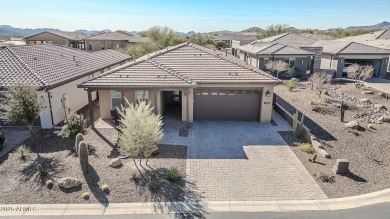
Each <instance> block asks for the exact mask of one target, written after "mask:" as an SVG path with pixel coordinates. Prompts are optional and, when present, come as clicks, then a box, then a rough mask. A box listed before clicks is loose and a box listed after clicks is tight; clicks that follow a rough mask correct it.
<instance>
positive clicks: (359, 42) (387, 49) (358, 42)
mask: <svg viewBox="0 0 390 219" xmlns="http://www.w3.org/2000/svg"><path fill="white" fill-rule="evenodd" d="M352 43H357V44H360V45H363V46H368V47H372V48H376V49H383V50H387V51H389V52H390V50H389V49H384V48H380V47H377V46H372V45H368V44H364V43H361V42H353V41H352V42H351V44H352Z"/></svg>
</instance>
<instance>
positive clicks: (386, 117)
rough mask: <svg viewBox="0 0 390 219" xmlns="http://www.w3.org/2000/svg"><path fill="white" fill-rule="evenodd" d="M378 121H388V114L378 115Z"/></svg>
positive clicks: (389, 120)
mask: <svg viewBox="0 0 390 219" xmlns="http://www.w3.org/2000/svg"><path fill="white" fill-rule="evenodd" d="M378 122H380V123H382V122H390V116H381V117H379V119H378Z"/></svg>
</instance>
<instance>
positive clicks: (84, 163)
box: [79, 141, 88, 173]
mask: <svg viewBox="0 0 390 219" xmlns="http://www.w3.org/2000/svg"><path fill="white" fill-rule="evenodd" d="M79 159H80V166H81V170H82V171H83V173H87V172H88V145H87V143H86V142H85V141H81V142H80V144H79Z"/></svg>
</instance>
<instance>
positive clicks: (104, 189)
mask: <svg viewBox="0 0 390 219" xmlns="http://www.w3.org/2000/svg"><path fill="white" fill-rule="evenodd" d="M100 188H101V189H102V191H103V192H108V191H109V188H108V185H107V184H103V185H102V186H101V187H100Z"/></svg>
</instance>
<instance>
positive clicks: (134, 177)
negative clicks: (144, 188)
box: [130, 172, 138, 180]
mask: <svg viewBox="0 0 390 219" xmlns="http://www.w3.org/2000/svg"><path fill="white" fill-rule="evenodd" d="M137 178H138V174H137V173H136V172H132V173H131V175H130V179H131V180H136V179H137Z"/></svg>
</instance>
